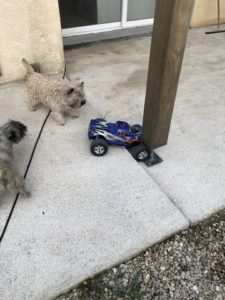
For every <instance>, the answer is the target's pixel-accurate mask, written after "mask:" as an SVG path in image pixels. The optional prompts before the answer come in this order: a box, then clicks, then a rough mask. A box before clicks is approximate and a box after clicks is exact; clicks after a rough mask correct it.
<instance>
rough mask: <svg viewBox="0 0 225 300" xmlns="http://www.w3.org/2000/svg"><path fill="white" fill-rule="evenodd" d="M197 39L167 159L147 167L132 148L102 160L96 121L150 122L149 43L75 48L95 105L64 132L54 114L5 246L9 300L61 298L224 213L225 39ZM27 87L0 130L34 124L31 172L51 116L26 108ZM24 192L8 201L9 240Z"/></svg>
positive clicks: (77, 73)
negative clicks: (8, 124)
mask: <svg viewBox="0 0 225 300" xmlns="http://www.w3.org/2000/svg"><path fill="white" fill-rule="evenodd" d="M204 32H205V29H204V28H202V29H194V30H190V32H189V39H188V43H187V48H186V52H185V58H184V63H183V67H182V74H181V78H180V84H179V89H178V94H177V99H176V104H175V109H174V114H173V120H172V126H171V131H170V137H169V142H168V145H167V146H165V147H162V148H159V149H157V150H156V152H157V153H158V154H159V155H160V156H161V157H162V158H163V160H164V161H163V163H161V164H159V165H157V166H154V167H152V168H147V167H146V166H145V165H144V164H142V163H137V162H136V161H134V160H133V158H132V157H131V156H130V154H129V153H128V152H127V151H126V150H125V149H122V148H116V147H111V148H110V149H109V153H108V154H107V155H106V156H104V157H102V158H96V157H94V156H92V154H91V153H90V151H89V141H88V139H87V127H88V122H89V120H90V119H91V118H93V117H97V116H99V115H100V116H103V117H104V118H106V119H107V120H112V121H114V120H118V119H122V120H125V121H128V122H130V123H141V122H142V114H143V105H144V96H145V86H146V78H147V68H148V58H149V47H150V37H139V38H134V39H129V40H120V41H113V42H105V43H99V44H93V45H90V46H86V47H82V48H76V49H71V50H67V51H66V52H65V57H66V62H67V69H68V74H69V76H70V77H71V78H77V77H80V78H82V80H84V81H85V88H86V93H87V99H88V104H87V106H86V107H83V108H82V110H81V114H80V118H79V119H74V120H73V119H68V122H67V124H66V126H64V127H60V126H58V125H56V124H55V122H54V121H53V120H52V119H51V117H50V118H49V120H48V122H47V124H46V126H45V129H44V131H43V133H42V136H41V139H40V141H39V144H38V147H37V150H36V152H35V156H34V159H33V161H32V164H31V167H30V169H29V173H28V177H27V185H28V186H29V187H30V189H31V191H32V197H31V198H30V199H23V198H19V200H18V203H17V205H16V207H15V210H14V212H13V215H12V217H11V219H10V222H9V226H8V228H7V231H6V233H5V236H4V239H3V240H2V243H1V245H0V266H1V281H0V299H9V300H11V299H18V300H20V299H21V300H25V299H29V300H31V299H37V300H40V299H50V298H53V297H54V296H56V295H58V294H60V293H61V292H65V291H66V290H68V289H70V288H71V287H73V286H75V285H76V284H78V283H79V282H80V281H81V280H83V279H85V278H87V277H89V276H92V275H94V274H96V273H98V272H100V271H102V270H104V269H106V268H109V267H111V266H113V265H116V264H118V263H119V262H121V261H124V260H127V259H129V258H130V257H132V256H134V255H136V254H137V253H138V252H140V251H142V250H144V249H145V248H147V247H149V246H151V245H153V244H154V243H156V242H159V241H161V240H163V239H165V238H167V237H168V236H170V235H172V234H174V233H176V232H177V231H180V230H183V229H184V228H187V227H188V226H190V225H191V224H195V223H197V222H199V221H201V220H203V219H205V218H207V217H208V216H210V215H211V214H213V213H214V212H217V211H219V210H220V209H222V208H224V207H225V196H224V195H225V186H224V182H225V143H224V141H225V100H224V94H225V85H224V77H225V68H224V66H225V55H224V46H225V39H224V34H215V35H205V34H204ZM25 99H26V93H25V87H24V82H17V83H13V84H8V85H4V86H1V88H0V101H1V111H0V122H1V123H3V122H4V121H5V120H7V119H8V118H11V119H18V120H20V121H23V122H24V123H26V124H27V126H28V128H29V134H28V135H27V137H26V139H24V141H23V142H21V144H19V145H17V146H16V148H15V154H16V160H17V161H18V164H19V166H20V169H21V171H23V172H24V170H25V168H26V165H27V163H28V160H29V156H30V153H31V151H32V147H33V144H34V141H35V139H36V137H37V134H38V131H39V129H40V127H41V124H42V122H43V120H44V118H45V116H46V114H47V110H46V109H44V108H41V109H39V110H38V111H37V112H34V113H31V112H29V111H28V110H27V108H26V105H25ZM14 198H15V195H12V194H8V195H6V196H4V197H3V198H1V201H0V233H1V232H2V230H3V228H4V225H5V222H6V220H7V218H8V215H9V212H10V209H11V207H12V204H13V201H14Z"/></svg>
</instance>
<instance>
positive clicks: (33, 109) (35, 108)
mask: <svg viewBox="0 0 225 300" xmlns="http://www.w3.org/2000/svg"><path fill="white" fill-rule="evenodd" d="M37 109H38V108H37V106H29V111H36V110H37Z"/></svg>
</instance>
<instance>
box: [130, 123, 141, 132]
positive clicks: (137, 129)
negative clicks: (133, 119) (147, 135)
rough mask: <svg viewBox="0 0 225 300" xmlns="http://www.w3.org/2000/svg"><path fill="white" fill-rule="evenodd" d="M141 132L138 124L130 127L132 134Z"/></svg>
mask: <svg viewBox="0 0 225 300" xmlns="http://www.w3.org/2000/svg"><path fill="white" fill-rule="evenodd" d="M141 130H142V126H141V125H139V124H134V125H132V126H131V131H132V132H133V133H137V132H140V131H141Z"/></svg>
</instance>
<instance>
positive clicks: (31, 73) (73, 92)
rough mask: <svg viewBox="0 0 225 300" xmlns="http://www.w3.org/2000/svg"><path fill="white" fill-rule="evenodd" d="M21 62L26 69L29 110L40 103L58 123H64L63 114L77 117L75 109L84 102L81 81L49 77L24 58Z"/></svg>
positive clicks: (34, 108)
mask: <svg viewBox="0 0 225 300" xmlns="http://www.w3.org/2000/svg"><path fill="white" fill-rule="evenodd" d="M22 63H23V65H24V67H25V69H26V77H25V80H26V87H27V93H28V106H29V109H30V110H31V111H34V110H36V109H37V107H38V104H40V103H41V104H43V105H44V106H46V107H48V108H49V109H50V110H51V111H52V116H53V117H54V119H55V120H56V122H57V123H58V124H60V125H65V123H66V121H65V115H68V116H70V117H72V118H78V117H79V116H78V115H77V109H78V108H79V107H81V106H83V105H84V104H86V97H85V93H84V83H83V82H81V83H78V82H77V81H69V82H66V81H64V80H55V79H51V78H49V77H47V76H45V75H42V74H40V73H38V72H35V70H34V68H33V67H32V66H31V65H30V64H29V63H28V62H27V61H26V60H25V59H24V58H23V59H22Z"/></svg>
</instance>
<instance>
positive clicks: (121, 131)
mask: <svg viewBox="0 0 225 300" xmlns="http://www.w3.org/2000/svg"><path fill="white" fill-rule="evenodd" d="M141 132H142V126H141V125H138V124H135V125H132V126H130V125H129V124H128V123H126V122H124V121H117V122H115V123H108V122H106V120H104V119H100V118H98V119H93V120H91V121H90V124H89V129H88V137H89V139H90V140H92V142H91V146H90V150H91V152H92V153H93V154H94V155H96V156H103V155H105V154H106V152H107V151H108V145H117V146H124V147H126V148H128V149H129V151H130V153H131V155H132V156H133V157H134V158H135V159H136V160H137V161H144V160H146V159H147V158H149V156H150V152H149V150H148V148H147V147H146V146H145V145H144V144H143V142H142V141H141Z"/></svg>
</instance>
